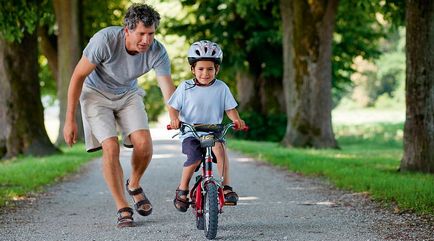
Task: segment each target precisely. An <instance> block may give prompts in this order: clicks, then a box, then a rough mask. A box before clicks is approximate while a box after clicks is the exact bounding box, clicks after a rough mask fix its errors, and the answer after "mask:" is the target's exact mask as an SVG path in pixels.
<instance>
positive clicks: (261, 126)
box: [225, 112, 287, 142]
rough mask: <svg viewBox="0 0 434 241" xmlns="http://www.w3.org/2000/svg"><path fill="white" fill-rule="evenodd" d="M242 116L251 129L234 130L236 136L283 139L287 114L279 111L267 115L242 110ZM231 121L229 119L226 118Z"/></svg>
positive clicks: (273, 139)
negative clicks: (245, 130)
mask: <svg viewBox="0 0 434 241" xmlns="http://www.w3.org/2000/svg"><path fill="white" fill-rule="evenodd" d="M240 117H241V118H242V119H243V120H244V121H245V122H246V124H247V125H248V126H249V131H247V132H244V131H237V132H232V134H231V135H233V136H234V137H235V138H238V139H245V140H255V141H276V142H278V141H281V140H282V138H283V136H284V135H285V131H286V124H287V123H286V121H287V118H286V114H283V113H277V114H269V115H267V116H264V115H261V114H260V113H257V112H242V113H240ZM225 121H226V122H229V120H228V119H226V120H225Z"/></svg>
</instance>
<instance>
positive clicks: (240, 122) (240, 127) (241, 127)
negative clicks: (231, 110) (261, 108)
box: [234, 119, 246, 130]
mask: <svg viewBox="0 0 434 241" xmlns="http://www.w3.org/2000/svg"><path fill="white" fill-rule="evenodd" d="M234 124H235V126H237V129H238V130H244V129H245V128H246V123H245V122H244V121H243V120H242V119H238V120H234Z"/></svg>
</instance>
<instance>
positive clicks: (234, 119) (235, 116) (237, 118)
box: [226, 109, 246, 129]
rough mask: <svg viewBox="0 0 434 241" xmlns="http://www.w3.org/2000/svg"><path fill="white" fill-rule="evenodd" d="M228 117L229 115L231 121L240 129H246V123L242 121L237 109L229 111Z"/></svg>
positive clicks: (227, 112)
mask: <svg viewBox="0 0 434 241" xmlns="http://www.w3.org/2000/svg"><path fill="white" fill-rule="evenodd" d="M226 115H228V117H229V119H231V121H232V122H234V123H236V124H237V125H238V128H239V129H244V128H245V127H246V123H245V122H244V121H243V120H242V119H241V117H240V115H239V114H238V111H237V109H230V110H227V111H226Z"/></svg>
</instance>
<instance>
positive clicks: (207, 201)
mask: <svg viewBox="0 0 434 241" xmlns="http://www.w3.org/2000/svg"><path fill="white" fill-rule="evenodd" d="M205 188H206V193H205V195H204V210H203V211H204V213H203V217H204V221H205V225H204V231H205V237H206V238H207V239H214V238H215V237H216V235H217V227H218V214H219V209H218V192H217V186H216V184H215V183H213V182H208V183H207V184H206V185H205Z"/></svg>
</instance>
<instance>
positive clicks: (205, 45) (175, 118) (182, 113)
mask: <svg viewBox="0 0 434 241" xmlns="http://www.w3.org/2000/svg"><path fill="white" fill-rule="evenodd" d="M222 59H223V52H222V50H221V48H220V47H219V46H218V45H217V44H216V43H213V42H210V41H207V40H202V41H198V42H195V43H193V44H192V45H191V47H190V49H189V50H188V62H189V64H190V65H191V71H192V73H193V75H194V77H195V78H193V79H190V80H186V81H183V82H182V83H181V84H180V85H179V86H178V88H177V89H176V91H175V93H173V95H172V97H171V98H170V99H169V101H168V104H169V106H170V109H169V114H170V119H171V123H170V125H171V127H172V128H174V129H177V128H179V123H180V121H182V122H185V123H189V124H220V123H221V122H222V120H223V113H224V112H226V114H227V116H228V117H229V119H231V120H232V121H233V122H234V123H237V124H238V126H239V127H240V128H241V129H242V128H244V127H245V123H244V121H243V120H242V119H241V118H240V116H239V114H238V111H237V110H236V109H235V107H236V106H237V102H236V101H235V99H234V97H233V96H232V94H231V92H230V90H229V88H228V86H227V85H226V84H225V83H224V82H223V81H221V80H218V79H216V78H215V76H216V75H217V73H218V71H219V68H220V64H221V62H222ZM181 140H182V152H183V153H184V154H186V155H187V161H186V162H185V163H184V168H183V171H182V176H181V181H180V184H179V187H178V188H177V189H176V194H175V199H174V200H173V202H174V205H175V208H176V209H177V210H179V211H181V212H186V211H187V209H188V207H189V200H188V196H187V195H188V192H189V183H190V179H191V177H192V176H193V173H194V171H195V169H196V167H197V166H198V165H199V164H200V161H201V159H202V156H203V154H202V151H201V148H200V143H199V141H198V140H197V139H196V138H194V137H193V136H192V135H191V134H190V133H186V134H184V135H183V136H181ZM213 153H214V154H215V156H216V159H217V168H218V169H219V173H220V175H223V185H224V188H223V192H224V196H225V204H226V205H236V203H237V201H238V195H237V193H235V192H234V191H233V190H232V187H231V186H229V183H230V179H229V165H228V163H224V161H228V155H227V153H226V150H225V148H224V143H221V142H216V144H215V146H214V147H213Z"/></svg>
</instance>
